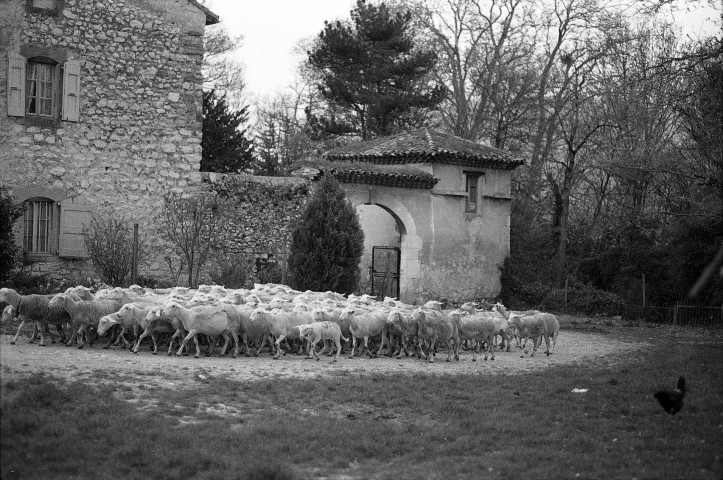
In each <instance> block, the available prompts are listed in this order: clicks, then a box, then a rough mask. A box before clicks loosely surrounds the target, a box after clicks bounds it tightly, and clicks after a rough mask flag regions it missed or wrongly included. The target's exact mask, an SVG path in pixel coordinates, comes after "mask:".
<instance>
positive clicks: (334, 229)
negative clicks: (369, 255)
mask: <svg viewBox="0 0 723 480" xmlns="http://www.w3.org/2000/svg"><path fill="white" fill-rule="evenodd" d="M362 253H364V231H363V230H362V228H361V225H360V224H359V217H358V216H357V213H356V210H355V209H354V207H352V206H351V204H350V203H349V202H348V201H347V200H346V197H345V195H344V190H342V188H341V186H340V185H339V182H338V181H337V180H336V179H335V178H334V177H333V176H332V175H330V174H325V175H324V176H323V177H322V179H321V180H320V182H319V184H318V185H317V188H316V191H315V192H314V194H313V196H312V197H311V199H310V200H309V202H308V203H307V205H306V209H305V210H304V213H303V214H302V217H301V219H300V221H299V225H298V226H297V227H296V230H294V232H293V234H292V237H291V251H290V256H289V274H290V283H291V286H292V287H293V288H295V289H298V290H313V291H317V292H325V291H327V290H331V291H334V292H338V293H343V294H349V293H352V292H353V291H354V290H355V289H356V288H357V284H358V283H359V261H360V260H361V256H362Z"/></svg>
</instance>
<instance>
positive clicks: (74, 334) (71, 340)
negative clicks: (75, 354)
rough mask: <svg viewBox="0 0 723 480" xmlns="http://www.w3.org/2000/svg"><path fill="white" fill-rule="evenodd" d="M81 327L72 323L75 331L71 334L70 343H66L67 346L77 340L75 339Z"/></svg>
mask: <svg viewBox="0 0 723 480" xmlns="http://www.w3.org/2000/svg"><path fill="white" fill-rule="evenodd" d="M79 328H80V327H78V326H76V325H75V324H73V325H71V329H72V330H73V333H72V334H71V335H70V339H68V343H66V344H65V346H66V347H69V346H71V345H72V344H73V342H75V339H76V338H77V336H78V329H79Z"/></svg>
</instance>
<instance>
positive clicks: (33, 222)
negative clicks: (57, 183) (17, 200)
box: [23, 199, 55, 253]
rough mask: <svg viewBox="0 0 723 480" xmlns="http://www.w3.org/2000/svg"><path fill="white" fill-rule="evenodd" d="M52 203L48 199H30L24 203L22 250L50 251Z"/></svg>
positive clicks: (30, 251)
mask: <svg viewBox="0 0 723 480" xmlns="http://www.w3.org/2000/svg"><path fill="white" fill-rule="evenodd" d="M54 203H55V202H53V201H52V200H48V199H30V200H28V201H27V202H26V204H25V217H24V222H23V227H24V228H23V251H25V252H28V253H51V241H50V240H51V230H52V226H53V210H54Z"/></svg>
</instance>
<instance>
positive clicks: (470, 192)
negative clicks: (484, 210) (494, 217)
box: [463, 171, 484, 214]
mask: <svg viewBox="0 0 723 480" xmlns="http://www.w3.org/2000/svg"><path fill="white" fill-rule="evenodd" d="M463 173H464V191H465V193H466V194H467V198H466V199H465V205H464V211H465V213H477V214H478V213H480V212H479V203H480V202H479V200H480V188H479V180H480V178H481V177H482V176H483V175H484V172H466V171H465V172H463Z"/></svg>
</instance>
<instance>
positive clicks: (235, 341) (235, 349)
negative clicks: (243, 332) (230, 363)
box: [231, 332, 239, 358]
mask: <svg viewBox="0 0 723 480" xmlns="http://www.w3.org/2000/svg"><path fill="white" fill-rule="evenodd" d="M231 337H232V338H233V354H232V355H231V358H236V357H238V351H239V341H238V334H237V333H236V332H231Z"/></svg>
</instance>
